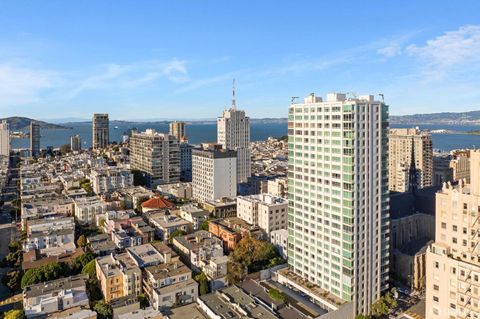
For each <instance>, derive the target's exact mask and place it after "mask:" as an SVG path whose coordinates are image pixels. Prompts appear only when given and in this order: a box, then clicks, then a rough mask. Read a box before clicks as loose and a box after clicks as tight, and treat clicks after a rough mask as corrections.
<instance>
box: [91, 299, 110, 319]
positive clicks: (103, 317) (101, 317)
mask: <svg viewBox="0 0 480 319" xmlns="http://www.w3.org/2000/svg"><path fill="white" fill-rule="evenodd" d="M93 310H95V311H96V313H97V315H98V316H97V318H98V319H111V318H112V307H111V306H110V305H109V304H106V303H105V302H103V301H99V302H97V303H96V304H95V306H93Z"/></svg>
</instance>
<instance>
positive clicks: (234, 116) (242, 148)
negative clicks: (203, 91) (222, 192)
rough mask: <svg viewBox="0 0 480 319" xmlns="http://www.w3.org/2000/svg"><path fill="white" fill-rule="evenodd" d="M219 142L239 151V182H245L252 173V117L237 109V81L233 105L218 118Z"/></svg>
mask: <svg viewBox="0 0 480 319" xmlns="http://www.w3.org/2000/svg"><path fill="white" fill-rule="evenodd" d="M217 142H218V143H219V144H221V145H222V146H223V148H225V149H228V150H235V151H236V152H237V183H245V182H247V181H248V178H249V177H250V176H251V175H252V168H251V157H250V118H249V117H247V116H245V111H241V110H237V103H236V99H235V81H234V82H233V96H232V106H231V107H230V108H229V109H228V110H225V111H223V115H222V117H219V118H218V119H217Z"/></svg>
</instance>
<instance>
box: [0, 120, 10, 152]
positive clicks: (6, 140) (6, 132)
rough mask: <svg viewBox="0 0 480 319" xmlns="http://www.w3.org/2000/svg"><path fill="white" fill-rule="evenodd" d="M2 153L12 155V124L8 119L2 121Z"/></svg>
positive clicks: (0, 149) (0, 132)
mask: <svg viewBox="0 0 480 319" xmlns="http://www.w3.org/2000/svg"><path fill="white" fill-rule="evenodd" d="M0 155H4V156H9V155H10V126H9V125H8V122H7V121H6V120H3V121H2V123H0Z"/></svg>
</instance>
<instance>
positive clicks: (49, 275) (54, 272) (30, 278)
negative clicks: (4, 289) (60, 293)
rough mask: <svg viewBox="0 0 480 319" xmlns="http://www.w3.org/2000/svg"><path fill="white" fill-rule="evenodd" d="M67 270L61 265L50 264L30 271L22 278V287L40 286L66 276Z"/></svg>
mask: <svg viewBox="0 0 480 319" xmlns="http://www.w3.org/2000/svg"><path fill="white" fill-rule="evenodd" d="M65 272H66V269H65V267H63V266H62V265H60V264H59V263H50V264H47V265H43V266H40V267H37V268H33V269H28V270H27V271H26V272H25V273H24V274H23V277H22V281H21V287H22V289H23V288H25V286H28V285H33V284H38V283H40V282H45V281H50V280H54V279H58V278H60V276H62V275H63V274H65Z"/></svg>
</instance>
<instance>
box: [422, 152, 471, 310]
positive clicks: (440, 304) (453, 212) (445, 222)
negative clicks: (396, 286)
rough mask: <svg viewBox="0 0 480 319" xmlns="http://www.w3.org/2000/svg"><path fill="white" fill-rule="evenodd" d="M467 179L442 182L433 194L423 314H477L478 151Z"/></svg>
mask: <svg viewBox="0 0 480 319" xmlns="http://www.w3.org/2000/svg"><path fill="white" fill-rule="evenodd" d="M470 155H471V156H470V172H471V182H470V183H469V184H467V183H466V182H465V181H464V180H460V181H459V183H458V185H455V186H453V185H451V184H450V183H447V184H444V185H443V188H442V190H441V191H440V192H438V193H437V197H436V233H435V243H434V244H432V245H431V246H430V248H429V249H428V250H427V271H426V273H427V281H426V286H427V292H426V309H427V310H426V318H427V319H436V318H442V319H443V318H449V319H450V318H480V255H479V252H480V245H479V243H480V236H479V235H480V178H479V177H480V151H472V152H471V153H470Z"/></svg>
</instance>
